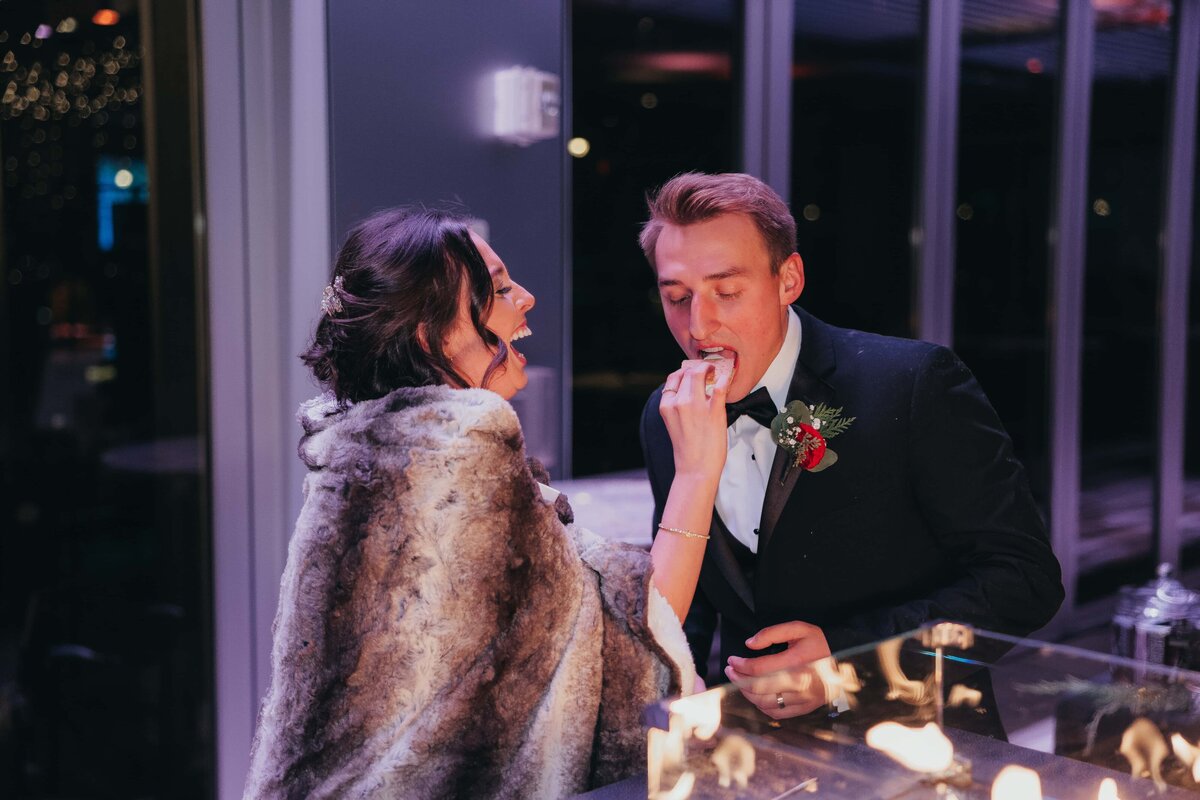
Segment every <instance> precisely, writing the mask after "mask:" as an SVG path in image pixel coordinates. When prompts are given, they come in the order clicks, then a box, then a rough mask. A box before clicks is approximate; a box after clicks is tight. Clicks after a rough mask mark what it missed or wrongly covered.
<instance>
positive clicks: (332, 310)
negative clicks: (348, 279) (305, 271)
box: [321, 275, 344, 317]
mask: <svg viewBox="0 0 1200 800" xmlns="http://www.w3.org/2000/svg"><path fill="white" fill-rule="evenodd" d="M343 291H344V290H343V289H342V276H341V275H338V276H337V277H336V278H334V279H333V283H332V284H331V285H329V286H326V287H325V289H324V290H323V291H322V292H321V310H322V311H324V312H325V315H326V316H330V317H332V316H333V315H334V314H340V313H341V312H342V292H343Z"/></svg>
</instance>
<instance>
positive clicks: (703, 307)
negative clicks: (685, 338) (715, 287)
mask: <svg viewBox="0 0 1200 800" xmlns="http://www.w3.org/2000/svg"><path fill="white" fill-rule="evenodd" d="M689 311H690V313H689V316H688V334H690V335H691V337H692V338H693V339H695V340H696V341H698V342H702V341H704V340H705V339H707V338H708V337H709V336H711V335H712V333H713V332H714V331H715V330H716V329H717V316H716V307H715V304H714V303H713V301H712V300H711V299H709V298H706V297H701V296H700V295H699V294H694V295H692V303H691V308H690V310H689Z"/></svg>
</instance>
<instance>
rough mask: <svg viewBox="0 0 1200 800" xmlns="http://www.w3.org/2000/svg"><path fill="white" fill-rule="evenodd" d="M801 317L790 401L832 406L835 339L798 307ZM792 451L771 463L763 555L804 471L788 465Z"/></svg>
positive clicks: (760, 539) (782, 452)
mask: <svg viewBox="0 0 1200 800" xmlns="http://www.w3.org/2000/svg"><path fill="white" fill-rule="evenodd" d="M795 310H796V313H797V314H798V315H799V317H800V356H799V358H797V360H796V370H795V371H794V372H793V373H792V382H791V384H790V385H789V386H788V394H787V402H788V403H791V402H792V401H793V400H801V401H803V402H805V403H811V404H814V405H815V404H816V403H827V404H830V405H832V404H833V402H834V399H835V398H836V391H835V390H834V388H833V385H832V384H831V383H830V382H829V377H830V375H831V373H832V372H833V371H834V369H835V368H836V367H837V361H836V359H835V358H834V352H833V342H832V341H831V339H830V335H831V334H830V331H829V330H828V328H827V326H826V325H825V323H823V322H821V321H820V320H818V319H817V318H816V317H814V316H812V315H811V314H809V313H807V312H805V311H803V310H801V309H800V308H796V309H795ZM791 457H792V456H791V454H790V453H788V452H787V451H785V450H784V449H783V448H779V449H778V450H776V452H775V460H774V461H772V462H771V477H770V479H769V480H768V481H767V494H766V497H764V498H763V508H762V517H761V518H760V520H759V526H758V530H759V534H758V552H759V555H762V553H763V552H765V551H766V549H767V545H768V544H769V543H770V541H771V536H772V535H773V534H774V533H775V525H776V523H778V522H779V517H780V515H781V514H782V513H783V508H784V506H786V505H787V503H788V500H789V499H790V498H791V496H792V490H793V489H795V487H796V483H797V481H799V480H800V479H801V478H800V476H801V475H802V474H803V473H804V470H802V469H800V468H798V467H791V468H789V467H788V461H789V460H790V459H791Z"/></svg>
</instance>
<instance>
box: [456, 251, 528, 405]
mask: <svg viewBox="0 0 1200 800" xmlns="http://www.w3.org/2000/svg"><path fill="white" fill-rule="evenodd" d="M471 241H473V242H474V243H475V247H476V248H478V250H479V254H480V255H481V256H483V263H485V264H486V265H487V268H488V273H489V274H490V275H491V276H492V292H493V295H494V296H493V297H492V311H491V313H490V314H489V315H488V317H487V319H485V320H484V321H483V323H484V326H485V327H486V328H487V329H488V330H490V331H491V332H492V333H494V334H496V336H497V337H499V338H500V339H501V340H502V341H504V342H505V343H506V344H507V345H508V357H507V358H506V359H505V361H504V365H503V366H501V367H500V368H499V369H498V370H496V372H495V373H494V374H493V375H492V378H491V380H490V381H489V382H488V385H487V387H486V388H488V389H491V390H492V391H493V392H495V393H496V394H498V395H500V396H501V397H503V398H504V399H506V400H508V399H510V398H511V397H513V395H515V394H516V393H517V392H519V391H520V390H521V389H524V388H525V385H526V384H527V383H528V382H529V379H528V378H527V377H526V375H525V363H526V362H525V356H524V355H522V354H521V353H520V351H518V350H517V348H515V347H513V340H514V339H523V338H524V337H526V336H529V335H530V334H531V333H532V331H530V330H529V326H528V325H527V324H526V321H525V315H526V314H527V313H529V310H530V309H531V308H533V306H534V303H535V302H536V300H535V298H534V296H533V295H532V294H530V293H529V292H527V291H526V290H525V287H523V286H521V284H519V283H517V282H516V281H514V280H513V279H512V277H511V276H510V275H509V274H508V269H507V268H506V267H505V266H504V262H503V261H501V260H500V256H498V255H496V252H495V251H494V250H492V248H491V247H489V246H488V243H487V242H485V241H484V240H483V239H481V238H479V237H478V236H476V235H475V234H474V233H472V234H471ZM466 288H467V287H466V283H465V282H464V284H463V291H462V292H461V293H460V295H459V304H458V311H459V313H458V322H457V323H456V324H455V326H454V330H453V331H451V333H450V336H449V338H448V339H447V341H446V354H447V355H448V356H449V357H450V360H451V361H452V362H453V363H454V366H455V367H456V368H457V369H458V372H459V374H461V375H462V376H463V377H464V378H466V379H467V380H469V381H470V382H471V385H472V386H480V385H481V384H482V382H483V375H484V373H485V372H486V371H487V368H488V365H489V364H491V363H492V359H493V358H495V356H496V348H494V347H492V346H489V345H488V344H487V343H486V342H484V341H483V340H482V339H480V338H479V336H478V335H477V334H476V333H475V330H474V328H472V327H471V315H470V310H469V305H468V302H469V301H468V299H467V291H466Z"/></svg>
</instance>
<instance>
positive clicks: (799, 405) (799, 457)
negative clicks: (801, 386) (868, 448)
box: [771, 400, 858, 474]
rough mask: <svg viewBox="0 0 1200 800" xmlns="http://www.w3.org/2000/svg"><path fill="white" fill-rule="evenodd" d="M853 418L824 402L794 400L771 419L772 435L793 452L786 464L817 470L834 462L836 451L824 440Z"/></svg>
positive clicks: (843, 429)
mask: <svg viewBox="0 0 1200 800" xmlns="http://www.w3.org/2000/svg"><path fill="white" fill-rule="evenodd" d="M856 419H858V418H857V417H843V416H842V409H840V408H830V407H829V406H827V405H825V404H824V403H817V404H816V405H815V406H810V405H807V404H806V403H804V402H803V401H801V400H793V401H792V402H790V403H788V404H787V407H786V408H784V409H783V411H781V412H780V413H779V416H777V417H775V419H773V420H771V438H772V439H774V440H775V444H777V445H779V446H780V447H782V448H783V449H784V450H786V451H787V452H789V453H791V454H792V458H791V459H790V460H789V461H788V463H787V466H788V467H789V468H790V467H800V468H801V469H805V470H808V471H809V472H820V471H821V470H823V469H828V468H829V467H832V466H833V465H834V464H836V463H837V453H835V452H833V451H832V450H830V449H829V447H828V445H827V444H826V440H828V439H832V438H833V437H835V436H837V435H838V434H840V433H842V432H844V431H845V430H846V429H847V428H849V427H850V424H851V423H852V422H854V420H856ZM784 474H787V473H786V472H785V473H784Z"/></svg>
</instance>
